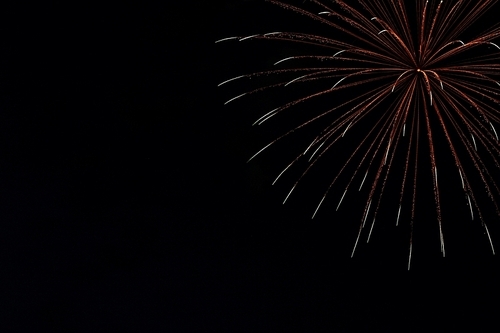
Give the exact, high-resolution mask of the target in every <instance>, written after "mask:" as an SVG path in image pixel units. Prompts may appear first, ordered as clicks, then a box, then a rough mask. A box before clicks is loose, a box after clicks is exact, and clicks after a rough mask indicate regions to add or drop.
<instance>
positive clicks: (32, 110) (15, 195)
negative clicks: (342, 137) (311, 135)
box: [0, 0, 499, 332]
mask: <svg viewBox="0 0 500 333" xmlns="http://www.w3.org/2000/svg"><path fill="white" fill-rule="evenodd" d="M2 7H3V8H2V9H1V10H0V13H1V14H0V35H1V36H2V43H0V60H1V61H0V66H1V68H0V78H1V79H0V98H1V105H2V112H0V117H1V118H0V126H1V128H0V129H1V130H0V156H1V158H0V218H1V221H2V223H1V224H0V225H1V226H2V227H1V229H0V249H1V250H0V264H1V265H0V282H1V283H0V286H1V287H0V305H1V311H0V326H2V327H4V331H5V332H24V331H51V332H96V331H111V332H114V331H116V332H226V331H227V332H296V331H297V332H323V331H324V332H327V331H328V332H364V331H370V332H371V331H375V332H393V331H394V332H422V331H425V332H427V331H430V332H433V331H448V330H452V329H457V328H462V327H466V328H470V329H475V330H478V331H488V328H489V327H490V326H489V324H490V323H494V322H495V317H496V313H497V310H498V307H497V305H496V302H495V300H496V299H498V296H499V288H498V286H497V284H498V282H497V281H498V277H499V276H498V265H499V263H498V259H497V258H496V257H494V256H492V255H491V254H490V252H488V251H489V248H488V244H487V242H486V241H485V239H484V238H483V237H482V235H481V234H480V232H479V231H480V228H478V227H477V226H476V225H473V224H471V223H469V220H465V219H461V211H460V210H459V209H460V208H457V212H455V213H454V214H452V215H450V216H451V217H452V219H456V220H457V221H467V222H460V223H461V224H459V225H460V226H462V227H460V228H462V229H460V228H459V229H460V230H458V231H457V230H455V231H454V232H453V233H452V234H450V236H447V235H446V234H445V237H447V241H448V239H449V244H450V245H449V249H448V256H447V257H446V258H441V257H440V252H439V239H438V237H437V235H438V234H437V232H436V233H435V234H429V236H426V235H427V234H424V233H422V238H421V245H419V246H420V248H419V249H417V246H415V248H414V250H415V251H417V250H418V251H420V252H415V253H414V264H413V268H412V270H411V271H410V272H408V271H406V258H407V252H406V250H407V229H404V227H402V228H400V229H397V230H395V228H392V227H391V228H389V227H386V228H384V227H382V226H381V229H380V232H379V233H378V234H376V235H374V236H377V237H374V241H373V243H371V244H369V246H365V245H363V246H360V251H359V255H358V254H357V255H356V256H355V257H354V258H353V259H351V258H350V252H351V250H352V246H353V242H354V240H355V236H356V226H357V225H358V223H359V221H358V219H357V218H356V219H354V220H352V219H351V216H352V214H351V213H352V212H351V211H350V208H349V207H351V206H349V205H350V204H348V205H347V206H346V210H345V211H344V212H343V213H339V214H337V215H335V214H333V212H330V213H331V214H329V213H327V212H325V213H324V214H322V215H320V216H319V217H318V219H315V220H311V219H310V215H311V214H310V213H311V212H312V210H313V209H314V203H315V202H317V198H316V197H314V191H313V192H311V190H315V188H314V187H313V186H310V187H309V188H308V187H307V186H304V189H303V190H302V191H299V192H298V193H297V196H296V197H295V199H293V201H291V202H290V204H289V205H284V206H283V205H281V201H282V199H283V198H284V196H285V195H286V193H287V191H288V189H289V188H290V186H291V185H292V184H293V179H288V181H286V180H285V181H284V182H283V183H282V184H279V185H277V186H276V187H272V186H271V185H270V182H271V181H272V179H273V177H274V176H275V175H276V173H277V172H279V171H280V170H281V168H282V167H284V166H285V165H286V164H285V163H286V161H284V160H283V158H284V157H285V155H286V149H285V152H281V153H280V152H278V151H277V150H279V149H280V148H277V149H275V151H274V154H270V155H266V156H265V157H263V158H261V159H258V160H256V161H255V162H252V163H249V164H247V163H246V160H247V159H248V158H249V157H250V156H251V155H252V154H253V153H254V152H255V151H257V150H258V149H260V147H262V146H263V144H265V143H266V142H267V141H268V140H270V139H272V138H273V136H274V135H275V134H277V132H274V130H275V129H273V127H272V126H270V127H268V128H267V129H264V130H255V129H253V128H252V127H251V126H250V125H251V123H252V122H253V121H254V120H255V117H256V116H258V115H259V114H261V113H262V112H264V111H266V110H260V109H253V108H252V107H253V105H252V104H248V105H247V104H244V103H242V104H240V105H239V106H238V105H234V106H227V107H224V106H223V105H222V104H223V102H224V101H225V100H227V99H229V98H231V97H233V96H235V95H236V94H237V92H238V91H239V90H238V89H244V88H245V87H244V86H240V87H238V86H236V87H228V88H216V85H217V83H219V82H221V81H223V80H225V79H227V78H230V77H234V76H236V75H239V74H242V73H246V72H251V71H253V70H260V69H262V67H260V66H263V65H265V64H266V61H269V55H265V56H264V57H262V54H263V53H265V52H261V51H262V49H259V47H258V43H254V44H253V45H255V48H251V50H250V51H249V49H248V48H247V49H245V48H242V47H240V46H238V45H235V44H232V45H230V44H224V45H221V44H217V45H216V44H214V41H215V40H217V39H220V38H223V37H227V36H232V35H237V34H240V33H241V34H251V33H259V32H268V31H269V30H268V29H274V28H275V27H276V26H277V25H280V23H282V24H283V25H287V24H290V23H295V21H294V20H292V21H291V19H290V18H291V17H294V14H293V13H287V12H286V11H283V10H281V9H278V8H274V7H273V6H271V5H269V4H264V3H262V2H261V1H252V0H250V1H222V0H221V1H216V2H206V1H189V2H186V3H182V4H168V3H160V2H150V3H147V4H146V3H136V2H131V1H124V2H121V3H120V5H116V6H114V5H113V6H112V5H103V4H100V5H97V4H91V3H81V4H74V3H71V4H59V3H56V2H48V3H43V4H39V5H35V6H30V7H29V8H15V7H14V6H9V5H2ZM276 15H280V16H276ZM277 17H282V18H281V19H278V18H277ZM281 20H282V21H281ZM301 22H302V21H301ZM266 47H267V46H266ZM265 50H267V49H264V51H265ZM273 50H275V49H273ZM287 51H288V49H285V50H283V52H284V53H286V52H287ZM292 51H293V49H292ZM276 58H278V59H279V58H280V57H279V55H277V56H276ZM274 59H275V58H273V57H271V60H274ZM243 91H244V90H243ZM243 91H241V92H243ZM249 103H250V102H249ZM285 128H286V127H283V128H281V129H282V130H284V129H285ZM279 129H280V128H277V129H276V131H278V130H279ZM299 141H300V140H299ZM283 147H286V146H283ZM283 147H281V148H283ZM282 154H283V155H282ZM280 161H281V163H282V164H279V163H280ZM320 179H321V178H320ZM318 192H319V191H318ZM350 199H351V204H352V205H353V206H352V207H354V205H355V203H356V198H355V197H352V198H350ZM431 202H432V201H431ZM452 205H453V202H451V206H452ZM464 211H465V213H466V214H468V211H467V210H464ZM465 216H466V217H467V219H468V215H465ZM422 220H423V221H425V214H423V215H422ZM457 223H458V222H457ZM468 226H470V229H469V228H468ZM431 229H432V228H431ZM432 230H434V229H432ZM478 230H479V231H478ZM497 230H498V229H497ZM454 236H455V237H454ZM493 327H494V326H493Z"/></svg>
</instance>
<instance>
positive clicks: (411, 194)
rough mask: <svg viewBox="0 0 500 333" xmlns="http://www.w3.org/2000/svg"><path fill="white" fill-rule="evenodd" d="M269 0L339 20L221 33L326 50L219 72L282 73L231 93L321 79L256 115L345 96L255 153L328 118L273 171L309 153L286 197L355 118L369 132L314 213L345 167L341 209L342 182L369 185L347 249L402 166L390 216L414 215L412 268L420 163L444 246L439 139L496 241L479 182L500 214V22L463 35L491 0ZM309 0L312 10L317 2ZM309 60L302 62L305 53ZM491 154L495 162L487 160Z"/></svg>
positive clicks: (468, 200)
mask: <svg viewBox="0 0 500 333" xmlns="http://www.w3.org/2000/svg"><path fill="white" fill-rule="evenodd" d="M268 1H269V2H271V3H273V4H276V5H278V6H281V7H283V8H285V9H288V10H291V11H293V12H296V13H298V14H301V15H303V16H306V17H308V18H310V19H312V20H314V21H316V22H319V23H320V24H322V25H323V26H324V27H326V28H327V29H326V30H325V32H327V33H328V35H332V33H331V32H333V35H334V36H336V37H335V38H331V37H326V36H324V35H318V34H306V33H291V32H269V33H264V34H256V35H251V36H238V37H230V38H224V39H221V40H219V41H217V43H219V42H223V41H240V42H245V41H249V40H275V41H287V42H291V43H296V44H297V43H298V44H302V45H305V46H308V48H306V50H307V49H309V47H310V48H312V49H314V50H322V52H319V54H313V55H299V56H289V57H285V58H283V59H280V60H277V61H276V62H275V63H274V65H275V66H277V67H278V69H273V70H269V71H264V72H258V73H253V74H249V75H242V76H238V77H235V78H232V79H229V80H226V81H224V82H222V83H221V84H220V85H224V84H228V83H230V82H233V81H235V80H242V79H245V78H247V79H248V78H254V77H261V76H271V75H276V76H277V77H279V78H282V80H281V81H280V82H278V83H275V84H272V85H267V86H264V87H260V88H257V89H255V90H252V91H249V92H246V93H243V94H240V95H238V96H236V97H234V98H231V99H230V100H228V101H227V102H226V104H228V103H231V102H234V101H237V100H240V99H242V98H243V97H244V96H245V97H246V96H247V95H251V94H255V93H258V92H261V91H264V90H269V89H283V88H286V87H290V86H293V85H300V84H308V85H312V86H314V87H320V88H318V90H317V91H315V92H313V93H308V94H307V95H306V96H302V97H299V98H296V99H291V100H289V101H288V102H287V103H285V104H284V105H281V106H279V107H277V108H274V109H273V110H272V111H270V112H267V113H265V114H264V115H263V116H262V117H260V118H259V119H257V121H256V122H255V123H254V125H262V124H264V123H266V122H268V121H269V120H270V119H271V118H274V117H275V116H277V115H281V114H286V113H287V112H289V111H290V110H291V109H293V108H296V107H297V106H298V105H301V104H305V103H309V102H310V101H313V100H318V99H321V98H323V97H325V96H338V97H336V98H337V101H341V102H340V103H336V104H335V105H332V107H331V108H330V109H328V110H323V111H321V112H317V114H314V115H312V116H311V117H310V118H309V119H308V120H307V121H304V122H302V123H300V124H299V125H298V126H296V127H294V128H291V129H290V130H289V131H288V132H286V133H285V134H283V135H281V136H279V137H278V138H276V139H275V140H273V141H272V142H270V143H269V144H268V145H266V146H265V147H263V148H262V149H261V150H260V151H258V152H257V153H256V154H255V155H254V156H252V157H251V158H250V160H252V159H253V158H254V157H255V156H257V155H258V154H260V153H261V152H263V151H264V150H266V149H267V148H269V147H270V146H271V145H273V144H274V143H276V142H277V141H279V140H282V139H283V138H285V137H287V136H289V135H291V134H292V133H294V132H296V131H298V130H301V129H303V128H305V127H308V126H311V125H312V124H316V123H320V124H323V130H321V131H320V132H319V133H318V134H317V135H315V136H314V137H313V138H312V140H311V141H309V142H308V144H307V148H306V149H305V150H303V151H300V153H299V154H298V155H297V157H296V158H295V159H293V160H292V161H291V163H289V164H288V165H287V166H286V168H285V169H284V170H283V171H282V172H281V173H280V174H279V175H278V176H277V178H276V180H275V182H276V181H277V180H278V179H279V178H280V177H281V176H282V175H283V174H284V173H285V172H286V171H287V170H289V169H290V168H291V167H292V166H294V165H295V164H297V162H298V161H299V160H301V159H306V160H308V165H307V166H306V167H305V170H304V171H303V172H302V174H301V176H299V177H298V179H297V180H296V182H295V184H294V185H293V186H292V188H291V190H290V192H289V193H288V195H287V196H286V198H285V201H286V200H287V199H288V198H289V196H290V195H291V194H292V192H293V191H294V189H295V188H296V186H297V184H298V183H299V182H300V181H301V180H302V178H304V176H306V175H307V174H308V173H310V170H311V169H312V168H313V167H314V166H315V165H316V164H317V163H318V161H319V160H320V159H321V158H322V157H324V156H325V154H326V153H327V152H329V151H335V147H336V146H338V145H339V144H340V143H341V142H342V140H345V139H344V137H345V136H346V135H348V133H349V132H351V131H354V130H357V131H359V132H362V133H363V134H362V136H360V137H359V140H358V141H357V142H356V143H355V146H354V149H353V150H352V152H351V153H350V154H349V155H348V156H347V158H346V160H345V161H343V162H342V166H341V167H340V169H339V171H338V172H337V173H336V174H335V175H334V177H333V179H332V180H329V181H328V183H327V184H326V186H325V191H324V193H323V195H322V197H321V198H320V200H319V203H318V204H317V206H316V208H315V209H314V213H313V214H312V217H313V218H314V216H316V214H317V213H318V210H319V209H320V207H321V206H322V205H323V204H324V203H325V199H327V198H329V195H330V196H334V195H333V194H332V193H330V192H332V191H331V190H332V189H333V188H334V187H335V185H337V186H338V183H339V179H341V178H344V179H348V181H347V182H346V183H345V184H342V185H341V190H340V191H339V193H338V196H337V198H333V200H337V202H335V203H334V205H335V206H336V209H337V210H338V209H339V208H340V206H341V204H342V202H343V200H344V197H345V195H346V193H348V192H349V191H359V190H360V189H361V188H362V187H363V186H368V187H369V191H368V193H367V196H366V201H365V204H364V209H363V210H362V212H360V225H359V231H358V233H357V237H356V240H355V242H354V248H353V250H352V255H354V252H355V250H356V247H357V246H358V242H359V240H360V237H361V235H362V234H363V233H364V230H366V237H367V241H369V240H370V237H371V235H372V231H373V229H374V226H375V221H376V217H377V214H378V213H379V207H380V203H381V201H382V197H383V194H384V190H385V189H386V187H387V186H386V185H387V180H388V178H389V177H390V176H391V175H392V174H393V173H394V171H393V170H395V169H397V170H399V171H400V172H399V173H396V174H397V176H396V175H395V176H394V177H398V178H399V180H398V184H399V186H398V187H399V190H398V194H399V200H398V202H394V208H395V209H394V220H395V223H396V225H397V224H399V223H400V219H401V217H402V214H403V213H402V211H406V212H407V217H408V220H409V225H410V235H409V255H408V268H409V267H410V262H411V257H412V248H413V225H414V220H415V210H416V206H417V199H416V198H417V195H416V193H417V187H420V185H419V186H417V183H419V181H420V179H421V178H419V177H420V176H419V172H421V170H422V168H426V170H429V171H430V174H431V175H432V176H431V177H429V180H430V179H432V180H430V183H431V184H432V186H431V187H430V188H432V192H431V193H432V197H433V201H434V203H435V205H434V207H435V213H436V223H437V225H438V227H439V239H440V246H441V252H442V254H443V256H444V255H445V242H444V236H443V227H442V225H443V221H442V213H441V206H442V203H441V201H440V200H441V197H442V195H443V193H444V192H446V191H444V190H443V189H441V188H440V185H439V181H438V174H439V172H441V171H439V172H438V170H441V169H440V168H439V163H440V162H439V161H440V158H441V157H440V155H439V153H438V151H440V150H439V149H438V148H436V146H440V145H444V146H445V147H446V151H447V152H448V157H449V158H450V159H451V161H452V168H451V169H452V170H448V169H447V170H446V174H453V175H454V176H455V178H456V182H457V183H459V184H460V188H461V191H462V192H463V194H464V201H463V204H464V205H466V206H468V210H469V212H470V218H471V219H472V220H477V221H479V222H478V223H480V225H481V226H482V228H483V230H484V234H485V238H486V239H487V241H488V242H489V244H490V246H491V250H492V251H493V253H494V247H493V242H492V240H491V237H490V232H489V230H488V225H487V221H486V219H485V217H484V214H483V213H482V211H481V208H480V205H479V202H481V200H480V199H478V195H477V194H476V192H477V191H478V189H481V188H482V189H485V190H486V195H487V197H488V198H489V199H488V202H489V205H490V206H491V208H492V209H494V210H495V211H496V214H497V215H500V211H499V208H498V205H497V203H496V201H495V197H496V196H498V195H499V194H500V190H499V187H498V186H497V184H496V182H495V180H494V177H493V175H492V171H491V170H490V169H491V165H494V167H496V168H498V167H500V164H499V163H498V162H499V161H498V156H499V155H500V146H499V142H498V134H497V132H496V129H495V124H498V123H499V121H500V114H499V112H498V105H499V104H500V101H499V95H500V88H499V86H500V83H499V82H498V81H497V79H498V77H499V76H500V65H499V64H498V60H500V56H499V52H500V47H499V46H498V45H497V44H495V39H497V38H499V37H500V27H498V26H493V27H491V28H489V29H486V30H485V31H484V32H483V33H481V34H479V35H476V36H473V37H468V35H467V32H468V31H469V30H470V27H471V26H473V25H474V24H478V20H479V18H480V17H481V16H482V15H483V14H484V13H485V12H487V11H488V10H489V9H491V8H492V6H493V5H494V3H495V2H496V1H487V0H478V1H423V0H417V1H415V2H412V4H411V5H409V4H408V3H405V2H404V1H402V0H392V1H376V0H370V1H364V0H359V1H357V3H356V4H354V3H352V4H350V3H349V2H347V1H333V0H332V1H328V4H327V2H326V1H319V0H311V1H309V2H310V3H311V5H312V6H313V9H312V10H306V9H303V8H299V7H296V6H293V5H291V4H287V3H285V2H281V1H275V0H268ZM410 7H411V8H410ZM314 9H317V10H316V11H315V12H314ZM328 29H330V30H328ZM468 29H469V30H468ZM305 62H307V65H305V66H304V65H302V64H304V63H305ZM297 64H299V65H297ZM325 84H326V86H324V85H325ZM346 96H348V97H346ZM349 96H350V97H349ZM341 97H342V98H343V99H342V98H341ZM332 119H333V120H332ZM367 123H368V124H369V125H370V126H369V127H366V124H367ZM438 139H439V142H438V143H437V142H436V141H437V140H438ZM424 148H425V149H424ZM480 153H481V155H480ZM422 155H425V159H423V158H422ZM484 156H487V158H488V160H489V161H490V162H488V163H487V162H485V161H484ZM490 164H491V165H490ZM487 166H490V168H488V167H487ZM417 171H419V172H417ZM358 184H359V185H358ZM475 191H476V192H475ZM406 197H407V198H409V199H405V200H406V201H408V202H409V205H408V209H405V208H404V206H405V205H404V201H403V198H406ZM406 201H405V202H406Z"/></svg>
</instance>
